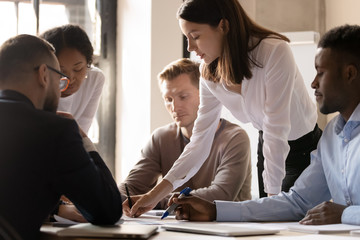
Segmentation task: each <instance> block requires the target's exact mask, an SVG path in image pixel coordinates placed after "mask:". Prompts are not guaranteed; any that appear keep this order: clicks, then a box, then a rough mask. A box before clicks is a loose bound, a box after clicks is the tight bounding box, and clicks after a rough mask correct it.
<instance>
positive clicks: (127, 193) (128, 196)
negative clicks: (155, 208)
mask: <svg viewBox="0 0 360 240" xmlns="http://www.w3.org/2000/svg"><path fill="white" fill-rule="evenodd" d="M125 190H126V195H127V199H128V203H129V208H130V209H131V208H132V202H131V198H130V194H129V189H128V186H127V184H126V183H125Z"/></svg>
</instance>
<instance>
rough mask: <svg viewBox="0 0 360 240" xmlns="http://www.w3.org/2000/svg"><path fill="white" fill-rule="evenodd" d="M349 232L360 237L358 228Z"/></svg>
mask: <svg viewBox="0 0 360 240" xmlns="http://www.w3.org/2000/svg"><path fill="white" fill-rule="evenodd" d="M350 234H351V235H353V236H358V237H360V230H354V231H351V232H350Z"/></svg>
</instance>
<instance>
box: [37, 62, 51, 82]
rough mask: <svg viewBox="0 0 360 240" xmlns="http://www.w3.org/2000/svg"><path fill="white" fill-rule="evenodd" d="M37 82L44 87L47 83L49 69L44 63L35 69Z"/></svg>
mask: <svg viewBox="0 0 360 240" xmlns="http://www.w3.org/2000/svg"><path fill="white" fill-rule="evenodd" d="M37 73H38V74H37V79H36V80H37V83H38V84H39V85H40V86H41V87H43V88H46V87H47V85H48V83H49V69H48V68H47V66H46V64H41V65H40V66H39V69H38V70H37Z"/></svg>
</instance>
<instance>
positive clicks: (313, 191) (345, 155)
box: [215, 104, 360, 225]
mask: <svg viewBox="0 0 360 240" xmlns="http://www.w3.org/2000/svg"><path fill="white" fill-rule="evenodd" d="M330 199H332V200H333V202H334V203H337V204H341V205H346V206H348V207H347V208H346V209H345V210H344V212H343V214H342V218H341V221H342V223H346V224H355V225H360V104H359V105H358V106H357V107H356V109H355V110H354V112H353V113H352V115H351V116H350V119H349V120H348V121H347V122H346V121H345V120H344V118H343V117H342V116H341V115H338V116H337V117H335V118H334V119H333V120H332V121H330V122H329V124H328V125H327V126H326V128H325V130H324V132H323V135H322V137H321V139H320V141H319V144H318V149H317V150H315V151H313V152H312V154H311V164H310V166H309V167H308V168H307V169H305V171H304V172H303V173H302V174H301V176H300V177H299V178H298V180H297V181H296V182H295V185H294V186H293V187H292V188H291V189H290V191H289V192H288V193H284V192H282V193H280V194H279V195H277V196H272V197H268V198H262V199H258V200H254V201H244V202H227V201H215V203H216V209H217V218H216V220H217V221H294V220H296V221H298V220H300V219H302V218H303V217H304V216H305V214H306V212H307V211H308V210H310V209H311V208H313V207H315V206H316V205H318V204H320V203H322V202H323V201H329V200H330Z"/></svg>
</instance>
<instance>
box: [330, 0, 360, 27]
mask: <svg viewBox="0 0 360 240" xmlns="http://www.w3.org/2000/svg"><path fill="white" fill-rule="evenodd" d="M359 9H360V1H359V0H341V1H339V0H326V18H325V19H326V30H329V29H331V28H333V27H336V26H339V25H343V24H360V14H359Z"/></svg>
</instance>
